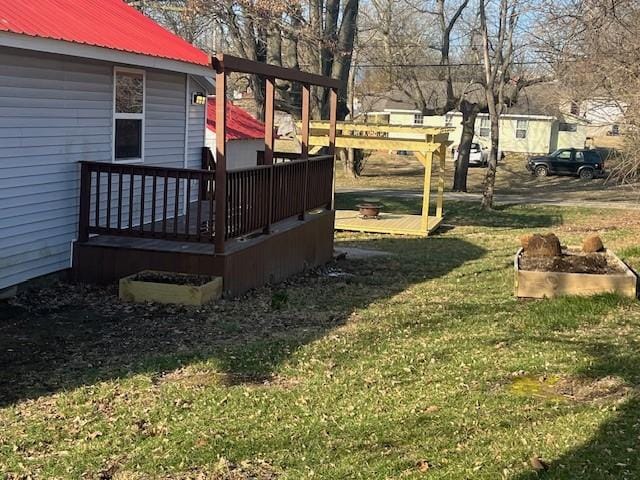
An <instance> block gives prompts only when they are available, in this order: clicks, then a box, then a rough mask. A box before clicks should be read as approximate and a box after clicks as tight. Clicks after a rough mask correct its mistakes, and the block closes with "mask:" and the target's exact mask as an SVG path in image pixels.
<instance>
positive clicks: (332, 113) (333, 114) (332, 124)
mask: <svg viewBox="0 0 640 480" xmlns="http://www.w3.org/2000/svg"><path fill="white" fill-rule="evenodd" d="M337 121H338V89H337V88H331V90H330V91H329V155H331V156H333V162H334V165H335V155H336V123H337ZM331 172H332V173H331V177H332V179H331V185H332V186H331V190H332V192H331V202H330V203H329V205H327V210H333V209H334V205H335V201H336V176H335V175H334V174H333V168H332V169H331Z"/></svg>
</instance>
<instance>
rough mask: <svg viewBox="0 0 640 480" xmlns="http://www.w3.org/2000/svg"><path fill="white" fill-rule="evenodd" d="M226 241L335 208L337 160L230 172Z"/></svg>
mask: <svg viewBox="0 0 640 480" xmlns="http://www.w3.org/2000/svg"><path fill="white" fill-rule="evenodd" d="M226 177H227V188H226V192H227V202H226V208H225V212H226V222H225V238H226V239H230V238H236V237H240V236H243V235H247V234H249V233H252V232H256V231H260V230H262V231H264V232H267V233H268V232H269V231H270V229H271V225H272V224H273V223H275V222H279V221H281V220H284V219H287V218H291V217H295V216H298V217H299V218H301V219H303V218H304V215H305V213H306V212H307V211H309V210H312V209H315V208H319V207H326V208H331V200H332V188H333V156H331V155H324V156H317V157H312V158H309V159H308V160H304V159H303V160H292V161H285V162H282V163H276V164H273V165H259V166H257V167H251V168H243V169H237V170H229V171H227V175H226Z"/></svg>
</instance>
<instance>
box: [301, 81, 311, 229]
mask: <svg viewBox="0 0 640 480" xmlns="http://www.w3.org/2000/svg"><path fill="white" fill-rule="evenodd" d="M310 93H311V92H310V90H309V85H302V152H301V154H300V158H302V159H304V160H306V162H305V163H304V180H303V182H304V183H303V185H302V211H301V212H300V216H299V217H298V218H299V219H300V220H304V215H305V213H306V211H307V191H308V189H309V111H310V109H311V106H310V97H311V95H310Z"/></svg>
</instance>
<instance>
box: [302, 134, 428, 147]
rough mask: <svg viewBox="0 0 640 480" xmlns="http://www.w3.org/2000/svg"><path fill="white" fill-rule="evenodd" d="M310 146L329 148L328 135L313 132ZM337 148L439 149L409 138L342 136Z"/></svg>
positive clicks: (337, 138) (337, 139) (339, 138)
mask: <svg viewBox="0 0 640 480" xmlns="http://www.w3.org/2000/svg"><path fill="white" fill-rule="evenodd" d="M309 143H310V144H311V145H320V146H323V147H328V146H329V136H328V135H316V134H315V132H312V134H311V135H310V136H309ZM336 147H337V148H357V149H362V150H383V151H385V150H406V151H410V152H413V151H421V152H425V151H432V152H433V151H436V150H437V149H438V147H440V144H439V143H435V142H430V141H427V140H417V139H411V138H388V137H365V136H344V135H341V136H339V137H336Z"/></svg>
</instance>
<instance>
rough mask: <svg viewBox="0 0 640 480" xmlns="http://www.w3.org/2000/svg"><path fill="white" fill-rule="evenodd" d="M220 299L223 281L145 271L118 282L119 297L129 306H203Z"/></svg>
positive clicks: (197, 276)
mask: <svg viewBox="0 0 640 480" xmlns="http://www.w3.org/2000/svg"><path fill="white" fill-rule="evenodd" d="M221 295H222V278H221V277H212V276H207V275H190V274H185V273H173V272H158V271H154V270H144V271H142V272H139V273H136V274H133V275H129V276H128V277H124V278H121V279H120V285H119V296H120V299H121V300H125V301H130V302H157V303H171V304H178V305H204V304H205V303H208V302H210V301H212V300H217V299H218V298H220V297H221Z"/></svg>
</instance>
